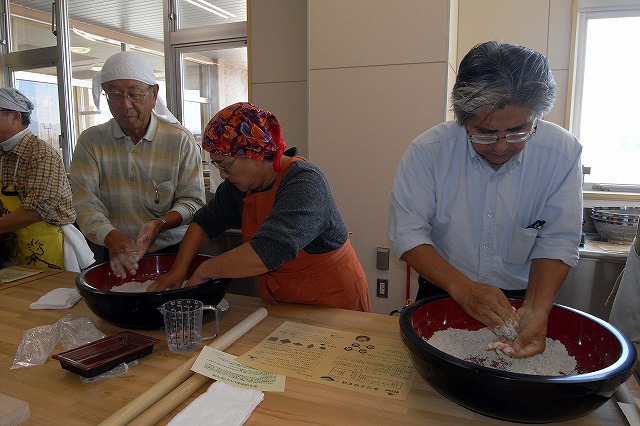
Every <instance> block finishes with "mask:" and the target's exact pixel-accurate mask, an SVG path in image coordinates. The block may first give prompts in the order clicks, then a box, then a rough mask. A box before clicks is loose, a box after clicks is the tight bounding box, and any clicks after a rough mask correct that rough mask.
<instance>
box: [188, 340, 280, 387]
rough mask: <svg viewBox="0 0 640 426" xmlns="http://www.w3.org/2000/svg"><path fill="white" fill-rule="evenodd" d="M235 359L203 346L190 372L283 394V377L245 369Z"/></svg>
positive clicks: (232, 356) (231, 383)
mask: <svg viewBox="0 0 640 426" xmlns="http://www.w3.org/2000/svg"><path fill="white" fill-rule="evenodd" d="M235 359H236V357H235V356H234V355H230V354H228V353H226V352H222V351H219V350H217V349H214V348H211V347H209V346H205V347H203V348H202V351H201V352H200V355H198V358H197V359H196V361H195V362H194V363H193V366H192V367H191V370H193V371H194V372H196V373H198V374H202V375H203V376H207V377H209V378H211V379H215V380H220V381H222V382H226V383H229V384H230V385H234V386H238V387H241V388H247V389H259V390H262V391H271V392H284V383H285V380H286V377H285V376H280V375H277V374H273V373H267V372H265V371H260V370H256V369H253V368H250V367H247V366H246V365H242V364H239V363H237V362H236V361H235Z"/></svg>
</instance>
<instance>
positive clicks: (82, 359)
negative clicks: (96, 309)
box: [53, 331, 159, 377]
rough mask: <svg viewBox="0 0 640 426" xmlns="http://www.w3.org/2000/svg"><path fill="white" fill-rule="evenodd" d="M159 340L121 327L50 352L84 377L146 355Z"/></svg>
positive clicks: (72, 370) (64, 366)
mask: <svg viewBox="0 0 640 426" xmlns="http://www.w3.org/2000/svg"><path fill="white" fill-rule="evenodd" d="M158 342H159V340H158V339H154V338H151V337H148V336H143V335H142V334H138V333H132V332H130V331H123V332H121V333H118V334H116V335H115V336H109V337H105V338H104V339H100V340H96V341H95V342H92V343H89V344H87V345H84V346H80V347H79V348H75V349H71V350H68V351H64V352H60V353H59V354H55V355H53V358H54V359H57V360H58V361H60V365H61V366H62V368H64V369H65V370H68V371H71V372H72V373H76V374H79V375H81V376H83V377H95V376H97V375H99V374H102V373H104V372H106V371H109V370H111V369H113V368H114V367H116V366H117V365H119V364H122V363H123V362H130V361H133V360H136V359H138V358H142V357H143V356H145V355H149V354H150V353H151V351H153V345H155V344H156V343H158Z"/></svg>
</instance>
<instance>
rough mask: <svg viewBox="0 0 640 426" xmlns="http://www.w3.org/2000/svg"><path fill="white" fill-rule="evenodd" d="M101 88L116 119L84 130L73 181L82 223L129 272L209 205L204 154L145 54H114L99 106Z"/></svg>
mask: <svg viewBox="0 0 640 426" xmlns="http://www.w3.org/2000/svg"><path fill="white" fill-rule="evenodd" d="M101 90H102V91H104V93H105V96H106V98H107V102H108V104H109V109H110V111H111V114H112V115H113V118H112V119H111V120H109V121H108V122H106V123H104V124H100V125H97V126H93V127H90V128H88V129H87V130H85V131H84V132H82V134H81V135H80V137H79V138H78V143H77V145H76V148H75V151H74V153H73V159H72V162H71V170H70V180H71V187H72V189H73V201H74V205H75V208H76V211H77V212H78V225H79V226H80V230H82V232H83V233H84V235H85V236H86V237H87V238H88V239H89V240H90V241H92V242H93V243H95V244H97V245H99V246H103V247H105V248H106V250H107V251H106V253H104V254H103V255H104V257H105V260H106V258H107V257H108V259H109V260H110V262H111V269H112V271H113V272H114V273H115V274H116V275H118V276H120V277H124V276H126V275H127V274H135V272H136V270H137V268H138V260H139V259H140V258H141V257H142V256H143V255H144V254H145V253H176V252H177V249H178V246H179V244H180V241H181V240H182V237H183V236H184V233H185V232H186V230H187V226H188V224H189V223H190V222H191V219H192V217H193V215H194V213H195V212H196V211H197V210H198V209H200V207H202V206H203V205H204V204H205V192H204V179H203V174H202V160H201V154H200V150H199V147H198V146H197V145H196V142H195V139H194V137H193V135H192V134H191V133H190V132H189V130H187V129H186V128H185V127H183V126H182V125H180V123H178V121H177V120H176V119H175V117H174V116H173V115H172V114H171V113H170V112H169V110H167V108H166V106H165V105H164V103H163V102H162V100H161V99H160V98H159V97H158V84H157V82H156V77H155V74H154V72H153V67H152V66H151V64H150V63H149V62H148V61H147V60H146V58H144V56H142V55H141V54H139V53H136V52H131V51H126V52H119V53H116V54H115V55H113V56H111V57H109V58H108V59H107V60H106V62H105V63H104V66H103V67H102V70H101V71H100V72H98V74H97V75H96V76H95V77H94V78H93V98H94V102H95V104H96V106H97V107H98V108H99V107H100V91H101ZM96 255H97V256H98V257H99V255H100V253H96Z"/></svg>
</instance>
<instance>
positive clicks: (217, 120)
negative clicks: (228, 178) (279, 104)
mask: <svg viewBox="0 0 640 426" xmlns="http://www.w3.org/2000/svg"><path fill="white" fill-rule="evenodd" d="M202 147H203V148H204V149H205V151H208V152H210V153H213V154H218V155H224V156H231V157H244V158H253V159H257V160H264V159H265V158H266V159H273V168H274V170H275V171H277V172H279V171H281V170H282V168H281V167H280V158H281V157H282V153H283V152H284V150H285V148H286V147H287V144H286V143H285V141H284V139H282V130H281V129H280V123H279V122H278V119H277V118H276V116H275V115H273V114H271V113H270V112H269V111H266V110H263V109H260V108H258V107H257V106H255V105H253V104H250V103H248V102H238V103H235V104H233V105H229V106H228V107H226V108H224V109H223V110H221V111H219V112H218V113H217V114H216V115H215V116H213V118H212V119H211V121H209V124H207V127H206V128H205V130H204V137H203V139H202Z"/></svg>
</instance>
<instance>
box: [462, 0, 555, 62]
mask: <svg viewBox="0 0 640 426" xmlns="http://www.w3.org/2000/svg"><path fill="white" fill-rule="evenodd" d="M458 18H459V19H458V29H459V31H458V61H457V64H456V69H457V67H458V64H460V60H461V59H462V58H463V57H464V55H465V54H466V53H467V52H468V51H469V50H470V49H471V48H472V47H473V46H475V45H476V44H478V43H482V42H485V41H489V40H502V41H508V42H511V43H515V44H519V45H522V46H526V47H529V48H531V49H534V50H537V51H538V52H540V53H544V54H545V55H546V54H547V34H548V25H549V0H535V1H531V0H460V2H459V14H458Z"/></svg>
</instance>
